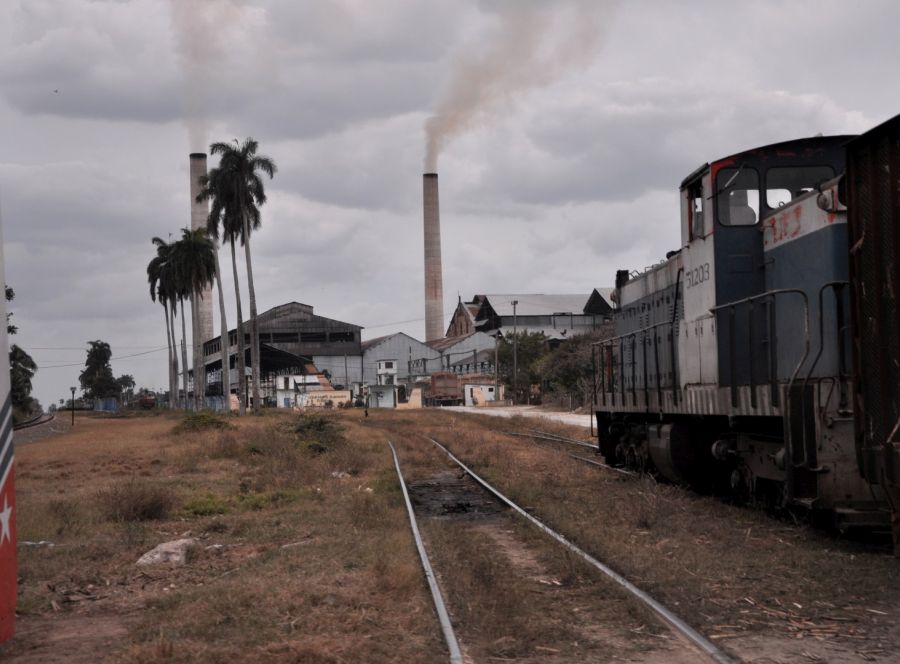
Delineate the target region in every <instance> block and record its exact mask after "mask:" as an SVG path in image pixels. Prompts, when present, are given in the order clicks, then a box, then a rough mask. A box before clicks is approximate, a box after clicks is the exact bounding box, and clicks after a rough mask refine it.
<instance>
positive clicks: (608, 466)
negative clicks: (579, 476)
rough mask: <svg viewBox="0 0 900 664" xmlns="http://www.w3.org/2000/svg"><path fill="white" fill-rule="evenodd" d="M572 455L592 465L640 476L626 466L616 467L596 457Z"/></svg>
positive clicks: (631, 475) (571, 455) (630, 475)
mask: <svg viewBox="0 0 900 664" xmlns="http://www.w3.org/2000/svg"><path fill="white" fill-rule="evenodd" d="M569 456H570V457H572V458H573V459H578V461H584V462H585V463H589V464H591V465H592V466H597V467H599V468H604V469H606V470H614V471H616V472H617V473H622V474H623V475H628V476H629V477H638V476H639V474H638V473H636V472H634V471H633V470H625V469H624V468H616V467H615V466H610V465H608V464H605V463H603V462H601V461H596V460H594V459H588V458H586V457H582V456H578V455H577V454H570V455H569Z"/></svg>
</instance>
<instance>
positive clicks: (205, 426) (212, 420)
mask: <svg viewBox="0 0 900 664" xmlns="http://www.w3.org/2000/svg"><path fill="white" fill-rule="evenodd" d="M211 429H234V425H233V424H229V423H228V422H226V421H225V420H224V419H223V418H222V417H220V416H219V415H216V414H215V413H211V412H209V411H200V412H199V413H188V414H187V415H185V417H184V419H182V420H181V422H179V423H178V424H176V425H175V428H174V429H172V433H190V432H193V431H209V430H211Z"/></svg>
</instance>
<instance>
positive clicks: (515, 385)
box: [510, 300, 519, 406]
mask: <svg viewBox="0 0 900 664" xmlns="http://www.w3.org/2000/svg"><path fill="white" fill-rule="evenodd" d="M510 304H512V308H513V405H514V406H515V405H516V401H518V398H519V333H518V329H519V328H518V319H517V318H516V306H517V305H518V304H519V301H518V300H513V301H512V302H511V303H510Z"/></svg>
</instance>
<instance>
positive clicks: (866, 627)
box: [0, 411, 900, 662]
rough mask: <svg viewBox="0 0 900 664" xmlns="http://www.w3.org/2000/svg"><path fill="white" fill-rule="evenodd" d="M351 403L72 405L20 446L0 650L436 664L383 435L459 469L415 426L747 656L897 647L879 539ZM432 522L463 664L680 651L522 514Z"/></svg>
mask: <svg viewBox="0 0 900 664" xmlns="http://www.w3.org/2000/svg"><path fill="white" fill-rule="evenodd" d="M362 415H363V414H362V413H361V412H357V411H340V412H334V413H329V414H328V415H325V416H323V415H315V416H308V417H301V416H298V415H288V414H280V413H276V414H268V415H265V416H261V417H247V418H243V419H237V418H230V419H227V420H217V419H216V418H208V417H202V416H201V417H197V418H193V419H192V420H191V421H188V422H182V421H181V418H177V417H174V416H156V417H141V418H121V419H94V418H90V417H85V418H82V419H79V420H78V422H77V424H76V426H75V427H74V429H72V430H71V431H70V432H67V433H64V434H61V435H57V436H54V437H51V438H47V439H44V440H40V441H37V442H33V443H29V444H27V445H24V446H22V447H20V448H19V449H18V450H17V478H16V479H17V492H18V497H17V501H18V502H17V508H18V515H17V517H18V534H19V540H20V543H23V544H22V545H21V546H20V549H19V553H20V556H19V563H20V571H19V577H20V597H19V618H18V625H17V627H18V633H17V637H16V638H15V639H14V641H13V642H12V643H11V645H8V646H6V647H5V649H4V650H3V651H2V653H0V654H2V655H3V657H4V659H5V660H8V661H15V662H52V661H60V662H61V661H67V662H89V661H90V662H93V661H98V660H108V661H117V662H159V661H167V662H168V661H174V662H178V661H184V662H188V661H190V662H194V661H199V662H218V661H225V660H233V659H236V658H240V659H241V660H242V661H248V662H252V661H302V662H433V661H441V660H442V659H444V658H445V649H444V646H443V643H442V641H441V638H440V631H439V628H438V626H437V623H436V620H435V618H434V612H433V610H432V608H431V605H430V599H429V597H428V594H427V590H426V587H425V585H424V581H423V578H422V574H421V571H420V568H419V565H418V560H417V558H416V555H415V549H414V546H413V543H412V539H411V536H410V534H409V529H408V524H407V521H406V515H405V512H404V510H403V504H402V497H401V494H400V491H399V487H398V484H397V480H396V475H395V473H394V470H393V466H392V462H391V457H390V453H389V451H388V448H387V441H388V440H391V441H393V442H394V443H395V445H397V447H398V452H399V453H400V456H401V461H402V463H403V465H404V470H405V471H406V472H407V473H408V477H407V480H408V482H409V483H410V484H412V483H413V482H416V481H421V480H425V479H428V478H429V477H432V476H434V474H435V472H436V469H439V470H440V469H443V470H442V472H449V471H450V466H449V465H447V464H446V462H445V461H444V460H443V459H442V458H441V454H440V453H438V452H436V451H435V448H433V447H432V446H431V445H430V444H429V443H428V442H427V441H426V440H425V439H424V438H423V436H422V434H428V435H431V436H433V437H435V438H437V439H439V440H441V441H442V442H444V443H446V444H448V445H449V446H450V447H451V448H452V449H453V450H454V452H455V453H457V454H458V455H460V456H461V457H462V458H464V459H465V460H466V461H467V463H469V464H470V465H472V466H473V467H474V468H475V469H476V470H477V471H478V472H482V473H483V474H484V476H485V477H486V478H487V479H488V480H489V481H491V482H493V483H495V485H496V486H497V487H498V488H500V489H501V490H502V491H504V492H506V493H507V495H509V496H510V497H511V498H513V499H514V500H516V501H518V502H519V503H520V504H522V505H524V506H527V507H528V508H529V509H530V510H532V511H533V513H534V514H535V515H536V516H538V517H539V518H541V519H543V520H545V521H546V522H548V523H549V524H550V525H552V526H553V527H555V528H557V529H558V530H560V531H561V532H563V533H564V534H565V535H566V536H568V537H570V538H571V539H573V540H574V541H576V542H577V543H578V544H579V545H580V546H582V547H583V548H585V549H587V550H588V551H590V552H592V553H594V554H595V555H597V556H598V557H600V558H601V559H604V560H606V561H607V562H609V563H610V564H612V566H613V567H615V568H616V569H618V570H619V571H621V572H623V573H625V574H627V575H629V576H630V577H631V578H632V580H634V581H635V582H636V583H638V584H639V585H641V586H642V587H644V588H645V589H646V590H649V591H650V592H652V593H654V594H655V595H656V596H657V597H658V598H659V599H661V600H663V601H664V602H665V603H666V604H668V605H669V606H670V607H671V608H672V609H674V610H676V611H677V612H679V613H680V614H681V615H682V616H683V617H684V618H686V619H688V620H689V621H690V622H691V623H692V624H693V625H694V626H695V627H697V628H699V629H700V630H701V631H703V632H704V633H706V634H707V635H710V636H712V637H713V638H714V639H716V640H717V641H718V642H719V643H720V644H721V645H722V646H723V647H724V648H726V649H728V650H729V651H730V652H732V653H734V654H736V655H737V656H739V657H741V658H743V659H745V660H746V661H758V662H791V661H798V660H799V661H836V662H854V661H885V662H887V661H895V660H896V657H897V656H898V653H900V634H898V630H897V628H896V625H897V624H898V619H900V606H898V602H900V600H898V592H897V591H898V589H900V564H898V561H896V560H894V559H893V558H891V557H889V556H887V555H885V554H884V553H883V552H882V551H880V550H872V549H871V548H870V547H866V546H863V545H861V544H854V543H851V542H842V541H838V540H836V539H833V538H829V537H827V536H825V535H823V534H820V533H817V532H815V531H812V530H810V529H808V528H806V527H803V526H797V525H794V524H790V523H787V522H784V521H777V520H773V519H771V518H769V517H767V516H765V515H763V514H760V513H757V512H753V511H750V510H746V509H741V508H737V507H732V506H728V505H725V504H722V503H720V502H718V501H715V500H713V499H711V498H705V497H700V496H696V495H693V494H691V493H688V492H686V491H683V490H681V489H679V488H677V487H672V486H667V485H660V484H656V483H654V482H652V481H651V480H634V479H629V478H625V477H622V476H619V475H617V474H613V473H608V472H605V471H603V470H598V469H597V468H594V467H591V466H588V465H585V464H581V463H579V462H577V461H575V460H572V459H570V458H569V457H568V456H567V454H566V452H567V451H568V450H561V449H555V448H554V447H553V446H545V445H537V444H534V443H531V442H529V441H528V440H527V439H522V438H513V437H509V436H506V435H504V433H503V431H505V430H510V429H516V428H519V429H524V428H527V427H533V426H534V424H533V423H529V424H523V423H519V422H516V421H515V420H512V421H497V420H488V419H487V418H479V417H471V416H466V415H459V414H451V413H444V412H436V411H421V412H411V411H406V412H387V411H370V417H368V418H364V417H363V416H362ZM186 425H187V426H186ZM543 428H545V429H548V430H554V431H558V432H560V433H563V434H567V435H574V434H578V435H581V436H583V435H584V434H583V432H581V431H575V430H572V429H568V428H566V427H564V426H561V425H550V424H548V425H546V426H544V427H543ZM454 524H455V525H454ZM451 526H452V527H451ZM457 526H458V527H457ZM423 528H424V531H425V536H426V539H427V540H428V543H429V545H430V547H432V549H433V550H434V551H435V554H434V555H435V564H436V566H437V567H438V568H439V570H443V572H441V573H442V575H443V578H444V580H445V582H446V585H447V586H448V587H449V588H450V591H449V592H448V594H449V596H450V597H449V602H450V608H451V613H452V614H453V618H454V621H455V622H456V623H457V624H458V626H459V627H460V629H461V631H462V633H463V635H464V636H463V637H461V638H463V640H464V646H465V638H466V636H467V638H468V639H469V648H468V650H467V654H468V655H469V656H470V658H471V659H472V661H490V660H495V661H622V660H627V661H660V662H662V661H669V659H670V658H668V655H667V653H668V654H672V653H671V652H669V651H670V650H671V649H672V648H673V647H674V646H673V644H672V643H671V640H670V639H669V637H668V635H667V634H666V633H665V632H664V630H661V629H660V628H659V627H658V626H657V625H656V623H655V622H654V621H653V620H652V619H651V618H649V617H648V616H647V615H646V613H645V612H644V611H643V610H642V609H641V608H640V607H638V606H637V605H635V604H634V603H633V602H632V601H630V600H628V599H626V598H625V597H624V596H620V595H617V594H616V592H615V591H613V590H611V589H610V588H609V584H608V583H606V582H605V581H603V579H602V578H599V577H598V575H597V574H596V573H594V572H592V571H590V570H588V569H586V568H585V566H584V565H582V564H581V563H580V562H579V561H577V560H574V559H572V558H571V557H569V556H565V555H562V554H560V553H559V552H558V550H556V549H555V548H554V547H553V546H551V545H550V544H549V543H548V542H547V541H546V540H545V539H544V538H543V537H542V536H541V535H540V534H539V533H537V532H536V531H534V530H532V529H530V528H529V527H527V526H525V525H521V524H517V523H516V522H514V521H512V520H510V521H509V522H508V524H504V525H503V527H502V528H486V527H485V525H484V524H483V523H479V522H476V521H472V522H466V521H465V520H462V522H461V523H456V522H453V521H452V520H447V519H426V520H425V522H424V523H423ZM179 538H194V539H195V540H196V542H195V545H194V546H193V548H192V549H191V550H190V552H189V557H188V561H187V563H186V564H184V565H180V566H173V565H158V566H146V567H139V566H137V565H136V564H135V563H136V561H137V559H138V558H139V557H140V556H141V555H142V554H143V553H145V552H146V551H148V550H149V549H152V548H153V547H154V546H156V545H157V544H159V543H161V542H165V541H169V540H175V539H179ZM26 541H30V542H41V541H48V542H52V543H53V546H49V545H43V546H31V545H25V544H24V542H26ZM515 574H519V575H520V576H523V575H524V577H526V578H530V579H531V580H532V581H533V583H531V584H530V585H528V584H525V585H523V584H522V583H521V582H519V581H516V580H515ZM579 614H580V615H579ZM685 661H689V660H685Z"/></svg>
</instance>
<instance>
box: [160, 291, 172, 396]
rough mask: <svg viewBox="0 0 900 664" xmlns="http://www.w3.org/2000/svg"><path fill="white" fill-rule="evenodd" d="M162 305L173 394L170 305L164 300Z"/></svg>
mask: <svg viewBox="0 0 900 664" xmlns="http://www.w3.org/2000/svg"><path fill="white" fill-rule="evenodd" d="M162 305H163V313H164V314H165V315H166V346H167V347H168V351H169V353H168V355H167V356H166V364H168V365H169V390H170V392H169V394H170V395H171V389H172V337H171V336H170V335H169V329H170V328H169V305H167V304H166V303H165V302H163V303H162ZM172 408H173V405H172V399H171V397H170V398H169V409H170V410H171V409H172Z"/></svg>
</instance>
